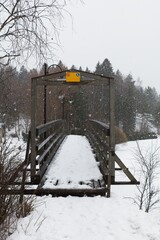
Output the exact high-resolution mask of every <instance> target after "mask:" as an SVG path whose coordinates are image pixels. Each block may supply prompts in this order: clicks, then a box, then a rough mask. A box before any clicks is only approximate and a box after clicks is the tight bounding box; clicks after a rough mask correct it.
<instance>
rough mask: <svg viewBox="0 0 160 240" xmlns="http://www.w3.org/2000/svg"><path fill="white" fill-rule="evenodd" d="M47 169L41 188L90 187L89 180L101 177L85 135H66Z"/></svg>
mask: <svg viewBox="0 0 160 240" xmlns="http://www.w3.org/2000/svg"><path fill="white" fill-rule="evenodd" d="M48 169H49V170H48V172H47V173H46V181H45V183H44V185H43V188H56V187H57V188H90V186H89V183H90V182H91V180H93V179H94V180H98V179H102V175H101V173H100V170H99V168H98V163H97V162H96V160H95V157H94V154H93V152H92V149H91V146H90V144H89V142H88V140H87V138H86V137H85V136H78V135H69V136H67V137H66V138H65V140H64V141H63V143H62V145H61V147H60V149H59V150H58V152H57V154H56V156H55V157H54V161H53V162H51V164H50V166H49V168H48ZM57 180H58V185H57V186H56V182H57ZM80 182H83V183H85V184H83V185H80Z"/></svg>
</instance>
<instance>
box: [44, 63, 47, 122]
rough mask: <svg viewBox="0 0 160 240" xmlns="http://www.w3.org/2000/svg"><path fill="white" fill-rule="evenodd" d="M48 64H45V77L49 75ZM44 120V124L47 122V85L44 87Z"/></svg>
mask: <svg viewBox="0 0 160 240" xmlns="http://www.w3.org/2000/svg"><path fill="white" fill-rule="evenodd" d="M47 68H48V66H47V63H44V75H45V76H46V75H47ZM43 98H44V120H43V123H44V124H45V123H46V122H47V85H44V97H43Z"/></svg>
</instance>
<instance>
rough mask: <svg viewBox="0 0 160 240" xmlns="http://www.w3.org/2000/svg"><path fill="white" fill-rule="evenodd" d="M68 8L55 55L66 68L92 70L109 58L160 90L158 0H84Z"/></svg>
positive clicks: (135, 77) (113, 62) (136, 77)
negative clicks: (59, 44) (73, 67)
mask: <svg viewBox="0 0 160 240" xmlns="http://www.w3.org/2000/svg"><path fill="white" fill-rule="evenodd" d="M73 2H74V5H73V4H72V6H70V7H68V10H69V12H70V13H71V15H72V20H71V18H70V17H69V16H68V17H65V19H64V27H63V31H61V32H60V40H61V45H62V49H61V50H60V49H59V50H57V52H56V55H57V57H58V58H59V59H61V60H62V62H64V63H65V64H66V65H67V66H68V67H71V65H73V64H74V65H75V66H76V67H79V66H82V68H84V69H85V67H86V66H88V67H89V69H91V70H94V69H95V66H96V64H97V62H98V61H100V62H102V61H103V60H104V59H105V58H108V59H109V60H110V62H111V63H112V66H113V69H114V71H116V70H117V69H119V70H120V71H121V72H122V73H123V74H124V75H127V74H129V73H131V74H132V75H133V77H134V79H135V80H137V79H138V78H140V80H141V81H142V85H143V86H148V85H149V86H151V87H155V88H156V89H157V91H158V93H160V84H159V81H160V0H98V1H96V0H84V4H82V3H80V1H78V0H75V1H73Z"/></svg>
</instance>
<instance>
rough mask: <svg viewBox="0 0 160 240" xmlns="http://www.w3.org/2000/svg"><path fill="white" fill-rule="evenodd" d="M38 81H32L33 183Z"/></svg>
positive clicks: (33, 174) (32, 174) (33, 178)
mask: <svg viewBox="0 0 160 240" xmlns="http://www.w3.org/2000/svg"><path fill="white" fill-rule="evenodd" d="M36 85H37V80H36V79H32V80H31V181H32V182H34V180H35V174H36V98H37V91H36Z"/></svg>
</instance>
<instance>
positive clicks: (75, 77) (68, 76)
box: [66, 72, 80, 83]
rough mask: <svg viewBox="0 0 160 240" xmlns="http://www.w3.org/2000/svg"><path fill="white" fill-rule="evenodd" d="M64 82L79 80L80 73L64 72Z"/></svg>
mask: <svg viewBox="0 0 160 240" xmlns="http://www.w3.org/2000/svg"><path fill="white" fill-rule="evenodd" d="M66 82H73V83H74V82H80V73H79V72H66Z"/></svg>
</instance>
